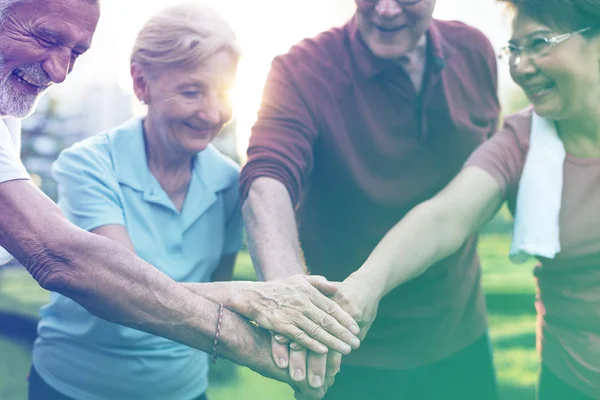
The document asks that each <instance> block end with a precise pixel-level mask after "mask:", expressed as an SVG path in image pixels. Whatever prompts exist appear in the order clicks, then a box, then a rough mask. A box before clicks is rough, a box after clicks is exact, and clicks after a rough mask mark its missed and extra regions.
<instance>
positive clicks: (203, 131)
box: [185, 123, 213, 135]
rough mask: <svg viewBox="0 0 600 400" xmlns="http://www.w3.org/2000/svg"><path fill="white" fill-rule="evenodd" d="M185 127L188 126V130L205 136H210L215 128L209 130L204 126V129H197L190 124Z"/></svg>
mask: <svg viewBox="0 0 600 400" xmlns="http://www.w3.org/2000/svg"><path fill="white" fill-rule="evenodd" d="M185 126H187V127H188V128H190V129H191V130H194V131H196V132H202V133H203V134H206V135H209V134H210V133H211V132H212V131H213V128H209V127H206V126H204V127H202V128H196V127H195V126H193V125H190V124H188V123H185Z"/></svg>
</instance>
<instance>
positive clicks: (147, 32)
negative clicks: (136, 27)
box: [131, 3, 240, 74]
mask: <svg viewBox="0 0 600 400" xmlns="http://www.w3.org/2000/svg"><path fill="white" fill-rule="evenodd" d="M222 50H228V51H230V52H231V53H232V54H233V55H234V56H235V57H236V58H239V56H240V50H239V47H238V43H237V40H236V36H235V33H234V32H233V30H232V29H231V27H230V26H229V23H228V22H227V21H226V20H225V19H224V18H223V17H222V16H221V15H220V14H219V13H217V12H216V11H215V10H214V9H213V8H211V7H209V6H206V5H202V4H198V3H184V4H178V5H175V6H171V7H168V8H165V9H163V10H161V11H159V12H158V13H156V14H155V15H154V16H152V17H151V18H150V19H149V20H148V21H147V22H146V23H145V24H144V26H143V27H142V29H141V30H140V32H139V33H138V35H137V38H136V40H135V44H134V46H133V50H132V52H131V63H132V64H133V63H135V64H138V65H139V66H141V67H142V69H143V70H145V71H146V72H147V73H151V74H152V73H159V72H160V71H162V70H165V69H166V68H172V67H175V68H193V67H197V66H198V65H199V64H201V63H202V62H204V61H205V60H207V59H208V58H210V57H212V56H213V55H215V54H216V53H218V52H220V51H222Z"/></svg>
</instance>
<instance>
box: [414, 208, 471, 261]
mask: <svg viewBox="0 0 600 400" xmlns="http://www.w3.org/2000/svg"><path fill="white" fill-rule="evenodd" d="M423 206H425V207H426V215H427V216H428V219H429V221H430V222H429V224H430V226H431V232H434V234H433V235H432V236H431V237H432V238H436V239H437V241H436V242H437V248H438V250H439V255H440V257H439V258H445V257H448V256H450V255H451V254H454V253H455V252H457V251H458V250H459V249H460V247H461V246H462V245H463V243H464V242H465V241H466V240H467V238H468V236H469V232H468V230H467V229H466V227H465V224H463V223H461V220H460V217H459V215H458V213H457V212H455V210H453V209H452V207H448V206H447V205H445V204H444V202H441V201H437V200H436V199H432V200H430V201H428V202H426V203H424V204H423Z"/></svg>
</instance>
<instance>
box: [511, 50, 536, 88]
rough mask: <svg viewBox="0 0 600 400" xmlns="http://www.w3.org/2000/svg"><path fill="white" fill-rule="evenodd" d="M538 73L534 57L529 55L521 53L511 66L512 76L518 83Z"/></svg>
mask: <svg viewBox="0 0 600 400" xmlns="http://www.w3.org/2000/svg"><path fill="white" fill-rule="evenodd" d="M537 71H538V68H537V66H536V65H535V62H534V61H533V59H532V57H530V56H529V55H528V54H527V53H525V52H521V53H520V54H519V55H518V56H517V57H516V58H515V60H514V61H513V62H512V64H511V65H510V75H511V76H512V78H513V80H514V81H516V82H519V81H523V80H526V79H527V78H529V77H531V76H533V75H535V74H536V73H537Z"/></svg>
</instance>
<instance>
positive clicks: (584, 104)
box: [354, 0, 600, 400]
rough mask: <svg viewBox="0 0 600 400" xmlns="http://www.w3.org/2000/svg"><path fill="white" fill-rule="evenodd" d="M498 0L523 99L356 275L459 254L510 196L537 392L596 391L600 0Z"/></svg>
mask: <svg viewBox="0 0 600 400" xmlns="http://www.w3.org/2000/svg"><path fill="white" fill-rule="evenodd" d="M503 2H504V3H506V4H507V5H508V6H509V8H510V9H511V11H512V16H513V23H512V27H513V33H512V39H511V40H510V42H509V44H508V45H507V46H506V47H504V48H503V50H502V52H501V58H504V59H506V60H507V61H508V63H509V66H510V73H511V76H512V78H513V80H514V81H515V82H516V83H517V84H518V85H519V86H520V87H521V88H522V89H523V91H524V92H525V94H526V95H527V97H528V99H529V101H530V102H531V106H530V107H529V108H528V109H526V110H524V111H522V112H519V113H517V114H515V115H511V116H508V117H507V118H506V119H505V122H504V127H503V128H502V129H501V130H500V131H499V132H498V133H497V134H496V135H494V136H493V137H492V139H490V140H489V141H488V142H486V143H485V144H483V145H482V146H481V147H480V148H479V149H477V150H476V151H475V152H474V153H473V154H472V156H471V157H470V159H469V160H468V161H467V163H466V165H465V167H464V169H463V170H462V172H461V173H460V174H459V175H458V176H457V177H456V178H455V179H454V180H453V181H452V182H451V183H450V184H449V185H448V186H447V187H446V188H445V189H444V190H442V191H441V192H440V193H439V194H438V195H436V196H435V197H433V198H432V199H430V200H428V201H426V202H424V203H422V204H421V205H418V206H417V207H415V208H414V209H413V210H412V211H411V212H410V213H409V214H408V215H407V216H406V217H405V218H404V219H403V220H402V221H401V222H399V223H398V224H397V225H396V226H395V227H393V228H392V229H391V230H390V231H389V232H388V233H387V235H386V237H385V238H384V239H383V240H382V241H381V242H380V243H379V245H378V246H377V248H376V249H375V251H374V252H373V253H372V254H371V256H370V257H369V259H368V260H367V261H366V262H365V264H364V265H363V267H362V268H361V269H360V270H359V271H357V272H356V273H355V274H354V275H355V278H356V279H359V280H360V279H364V280H366V281H367V282H369V283H370V284H371V286H373V287H376V288H381V290H382V291H383V292H384V293H385V292H386V290H389V289H390V288H393V287H395V286H397V285H399V284H401V283H403V282H406V281H409V280H411V279H413V278H416V277H417V276H420V275H421V274H423V273H424V272H425V271H426V270H427V269H428V268H429V266H431V265H432V264H434V263H435V262H436V261H438V260H440V259H443V258H445V257H447V256H449V255H451V254H453V253H455V252H456V251H457V250H458V249H459V248H460V247H461V245H462V244H463V242H464V241H465V240H466V239H467V237H468V236H469V235H471V234H472V233H474V232H476V231H477V230H479V229H480V228H481V227H482V226H483V225H484V224H485V223H486V222H487V221H488V220H490V218H492V217H493V216H494V215H495V214H496V212H497V211H498V210H499V208H500V207H501V205H502V204H503V203H504V202H505V201H507V202H508V205H509V209H510V210H511V212H512V213H513V215H514V216H515V227H514V234H513V243H512V246H511V252H510V258H511V260H512V261H513V262H515V263H520V262H523V261H524V260H526V259H528V258H530V257H534V258H535V259H537V261H538V264H537V266H536V267H535V269H534V275H535V280H536V285H537V300H536V308H537V311H538V329H537V331H538V341H537V342H538V349H539V351H540V354H541V364H542V365H541V373H540V378H539V385H538V386H539V387H538V398H539V400H555V399H556V400H559V399H560V400H567V399H568V400H584V399H585V400H589V399H600V318H599V317H600V1H598V0H570V1H564V0H503ZM378 290H379V289H378Z"/></svg>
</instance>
